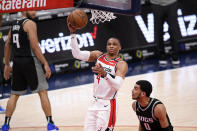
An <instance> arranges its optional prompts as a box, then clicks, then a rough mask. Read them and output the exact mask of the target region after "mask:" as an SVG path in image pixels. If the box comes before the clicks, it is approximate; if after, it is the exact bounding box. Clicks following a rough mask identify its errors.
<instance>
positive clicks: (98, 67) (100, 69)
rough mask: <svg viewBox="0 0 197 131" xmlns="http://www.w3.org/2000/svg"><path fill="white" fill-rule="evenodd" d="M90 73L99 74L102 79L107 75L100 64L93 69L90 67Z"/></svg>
mask: <svg viewBox="0 0 197 131" xmlns="http://www.w3.org/2000/svg"><path fill="white" fill-rule="evenodd" d="M92 71H93V72H94V73H97V74H100V75H102V76H104V77H105V76H106V75H107V72H106V71H105V70H104V68H103V67H102V65H101V64H100V63H99V64H96V65H95V66H94V67H92Z"/></svg>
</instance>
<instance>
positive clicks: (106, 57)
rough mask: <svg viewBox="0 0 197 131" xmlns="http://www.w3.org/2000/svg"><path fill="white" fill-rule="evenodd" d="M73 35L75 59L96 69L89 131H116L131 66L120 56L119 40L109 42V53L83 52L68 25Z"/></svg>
mask: <svg viewBox="0 0 197 131" xmlns="http://www.w3.org/2000/svg"><path fill="white" fill-rule="evenodd" d="M68 28H69V30H70V32H71V47H72V54H73V56H74V58H76V59H79V60H82V61H88V62H95V63H96V64H95V66H94V67H92V71H93V72H94V87H93V101H92V103H91V105H90V107H89V108H88V112H87V115H86V119H85V127H84V130H85V131H112V130H113V128H114V126H115V122H116V97H117V92H118V90H119V89H120V87H121V85H122V83H123V80H124V78H125V75H126V73H127V71H128V65H127V63H126V62H125V61H123V60H121V58H120V57H119V51H120V49H121V45H120V41H119V40H118V39H117V38H110V39H109V40H108V41H107V46H106V49H107V52H106V53H103V52H101V51H98V50H96V51H91V52H90V51H81V50H80V49H79V47H78V42H77V38H76V35H75V34H74V32H75V30H76V29H75V28H73V27H72V26H71V25H70V23H68Z"/></svg>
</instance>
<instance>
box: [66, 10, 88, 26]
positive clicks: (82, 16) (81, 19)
mask: <svg viewBox="0 0 197 131" xmlns="http://www.w3.org/2000/svg"><path fill="white" fill-rule="evenodd" d="M67 22H68V23H70V24H71V26H72V27H74V28H75V29H81V28H84V27H85V26H86V25H87V23H88V16H87V14H86V13H85V12H84V11H83V10H80V9H76V10H74V11H72V12H71V13H70V15H69V16H68V17H67Z"/></svg>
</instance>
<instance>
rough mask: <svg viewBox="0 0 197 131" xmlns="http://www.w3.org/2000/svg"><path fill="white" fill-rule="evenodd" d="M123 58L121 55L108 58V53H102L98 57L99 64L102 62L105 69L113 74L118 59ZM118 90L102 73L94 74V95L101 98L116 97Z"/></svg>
mask: <svg viewBox="0 0 197 131" xmlns="http://www.w3.org/2000/svg"><path fill="white" fill-rule="evenodd" d="M120 60H122V59H121V58H120V57H118V58H116V59H113V60H107V58H106V54H103V55H101V56H100V57H99V58H98V59H97V62H96V63H97V64H98V63H100V64H101V65H102V67H103V68H104V70H105V71H106V72H107V73H108V74H111V75H113V76H115V73H116V65H117V63H118V61H120ZM116 93H117V90H116V89H115V88H114V87H112V85H110V84H109V83H108V82H107V80H106V79H104V78H103V77H102V76H101V75H100V74H94V89H93V95H94V96H95V97H97V98H101V99H115V98H116V96H117V95H116Z"/></svg>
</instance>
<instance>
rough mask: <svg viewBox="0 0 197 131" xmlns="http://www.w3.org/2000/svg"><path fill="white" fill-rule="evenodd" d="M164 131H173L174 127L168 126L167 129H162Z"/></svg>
mask: <svg viewBox="0 0 197 131" xmlns="http://www.w3.org/2000/svg"><path fill="white" fill-rule="evenodd" d="M162 131H173V127H172V126H168V127H166V128H162Z"/></svg>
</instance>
